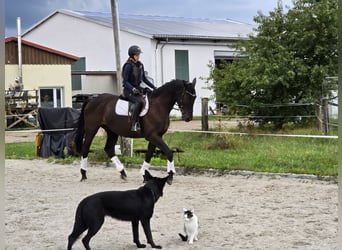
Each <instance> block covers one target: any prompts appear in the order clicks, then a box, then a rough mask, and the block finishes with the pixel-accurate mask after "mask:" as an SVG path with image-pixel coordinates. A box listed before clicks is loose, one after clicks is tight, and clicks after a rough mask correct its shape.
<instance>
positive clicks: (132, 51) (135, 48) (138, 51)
mask: <svg viewBox="0 0 342 250" xmlns="http://www.w3.org/2000/svg"><path fill="white" fill-rule="evenodd" d="M141 53H142V51H141V49H140V47H139V46H137V45H132V46H131V47H129V49H128V55H129V57H133V56H134V55H138V54H141Z"/></svg>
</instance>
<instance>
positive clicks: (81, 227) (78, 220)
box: [68, 201, 87, 250]
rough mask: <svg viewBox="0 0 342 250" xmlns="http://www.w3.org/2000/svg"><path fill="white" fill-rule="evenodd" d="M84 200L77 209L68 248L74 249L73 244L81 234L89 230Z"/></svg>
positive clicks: (69, 249)
mask: <svg viewBox="0 0 342 250" xmlns="http://www.w3.org/2000/svg"><path fill="white" fill-rule="evenodd" d="M82 211H83V201H82V202H81V203H80V204H79V206H78V207H77V210H76V215H75V223H74V228H73V229H72V232H71V234H70V235H69V237H68V250H71V249H72V245H73V244H74V243H75V241H76V240H77V239H78V237H80V235H81V234H82V233H83V232H84V231H85V230H87V226H86V225H85V223H84V220H83V213H82Z"/></svg>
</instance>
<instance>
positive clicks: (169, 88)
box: [152, 79, 184, 97]
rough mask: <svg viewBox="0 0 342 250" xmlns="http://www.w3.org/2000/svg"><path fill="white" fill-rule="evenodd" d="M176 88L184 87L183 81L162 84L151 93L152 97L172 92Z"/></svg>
mask: <svg viewBox="0 0 342 250" xmlns="http://www.w3.org/2000/svg"><path fill="white" fill-rule="evenodd" d="M178 86H184V81H183V80H178V79H174V80H171V81H170V82H167V83H165V84H163V85H162V86H160V87H158V88H157V89H155V90H154V91H153V92H152V96H153V97H155V96H159V95H160V94H161V93H165V92H170V91H174V90H175V88H176V87H178Z"/></svg>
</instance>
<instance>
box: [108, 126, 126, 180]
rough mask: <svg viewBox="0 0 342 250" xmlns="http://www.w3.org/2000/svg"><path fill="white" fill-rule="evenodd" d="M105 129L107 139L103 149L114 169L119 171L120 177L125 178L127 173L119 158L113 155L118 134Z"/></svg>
mask: <svg viewBox="0 0 342 250" xmlns="http://www.w3.org/2000/svg"><path fill="white" fill-rule="evenodd" d="M105 130H106V132H107V141H106V145H105V148H104V150H105V152H106V153H107V155H108V157H109V158H110V159H111V161H112V162H113V163H114V165H115V166H116V169H117V170H118V171H119V172H120V176H121V178H122V179H124V180H125V179H126V178H127V174H126V171H125V168H124V165H123V164H122V163H121V161H120V160H119V158H118V157H117V156H116V155H115V144H116V142H117V141H118V137H119V136H118V135H117V134H115V133H113V132H112V131H111V130H109V129H105Z"/></svg>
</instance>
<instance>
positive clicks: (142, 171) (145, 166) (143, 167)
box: [140, 161, 151, 175]
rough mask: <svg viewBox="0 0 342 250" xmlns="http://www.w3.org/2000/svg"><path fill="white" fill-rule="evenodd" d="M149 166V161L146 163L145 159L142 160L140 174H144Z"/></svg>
mask: <svg viewBox="0 0 342 250" xmlns="http://www.w3.org/2000/svg"><path fill="white" fill-rule="evenodd" d="M150 166H151V165H150V163H147V162H146V161H144V163H143V164H142V166H141V168H140V174H141V175H145V170H148V169H149V167H150Z"/></svg>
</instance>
